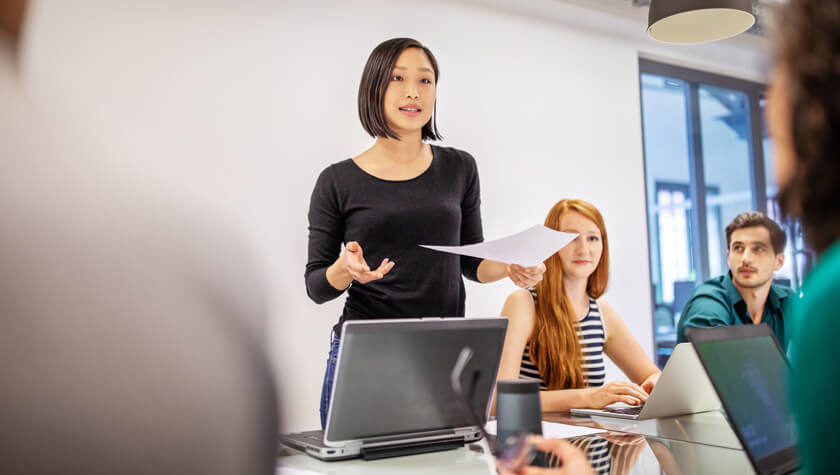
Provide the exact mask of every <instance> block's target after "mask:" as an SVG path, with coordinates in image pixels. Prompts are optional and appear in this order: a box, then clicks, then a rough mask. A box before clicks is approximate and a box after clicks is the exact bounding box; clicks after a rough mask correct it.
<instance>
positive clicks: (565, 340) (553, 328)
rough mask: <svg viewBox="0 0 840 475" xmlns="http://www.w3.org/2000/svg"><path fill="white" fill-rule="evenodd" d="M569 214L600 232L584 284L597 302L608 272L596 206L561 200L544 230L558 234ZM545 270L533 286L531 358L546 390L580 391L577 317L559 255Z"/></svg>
mask: <svg viewBox="0 0 840 475" xmlns="http://www.w3.org/2000/svg"><path fill="white" fill-rule="evenodd" d="M570 211H575V212H577V213H580V214H582V215H583V216H585V217H586V218H589V219H590V220H592V222H594V223H595V225H596V226H597V227H598V229H599V230H600V231H601V240H602V242H603V252H602V253H601V259H600V260H599V261H598V266H597V267H596V268H595V272H593V273H592V274H591V275H590V276H589V280H588V282H587V284H586V293H587V294H588V295H589V296H590V297H592V298H596V299H597V298H598V297H600V296H601V295H603V294H604V291H605V290H606V289H607V281H608V280H609V272H610V257H609V246H608V244H607V229H606V226H605V225H604V218H603V217H602V216H601V213H600V212H599V211H598V209H597V208H595V206H593V205H592V204H590V203H587V202H586V201H582V200H561V201H558V202H557V204H555V205H554V207H552V208H551V211H549V212H548V216H546V218H545V226H546V227H549V228H551V229H555V230H558V231H559V230H560V221H561V220H562V218H563V215H565V214H566V213H568V212H570ZM545 267H546V270H545V274H544V275H543V279H542V280H541V281H540V282H539V283H538V284H537V285H536V292H537V299H536V313H537V318H536V322H535V325H534V331H533V332H532V333H531V337H530V339H529V341H528V344H529V347H530V354H531V358H532V359H533V360H534V363H535V364H536V366H537V368H539V370H540V375H541V376H542V378H543V381H545V384H546V386H547V387H548V389H569V388H582V387H584V380H583V368H582V363H581V362H582V356H581V350H580V344H579V343H578V339H577V332H576V330H575V322H576V320H577V315H575V313H574V310H573V307H572V303H571V301H570V300H569V297H568V295H566V290H565V289H564V288H563V266H562V264H561V261H560V256H559V255H558V253H554V255H552V256H551V257H550V258H548V260H547V261H546V263H545Z"/></svg>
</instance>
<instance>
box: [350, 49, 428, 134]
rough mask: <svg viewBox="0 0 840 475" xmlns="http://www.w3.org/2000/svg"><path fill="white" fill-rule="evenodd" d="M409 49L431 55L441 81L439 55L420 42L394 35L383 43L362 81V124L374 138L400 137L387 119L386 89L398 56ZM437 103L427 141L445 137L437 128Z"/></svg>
mask: <svg viewBox="0 0 840 475" xmlns="http://www.w3.org/2000/svg"><path fill="white" fill-rule="evenodd" d="M408 48H420V49H422V50H423V52H424V53H426V56H428V57H429V62H430V63H432V69H433V70H434V72H435V84H437V81H438V76H439V75H440V74H439V71H438V64H437V60H436V59H435V56H434V55H433V54H432V52H431V51H430V50H429V48H426V47H425V46H423V45H422V44H421V43H420V42H419V41H417V40H414V39H411V38H393V39H390V40H386V41H383V42H382V43H380V44H379V46H377V47H376V48H374V49H373V51H372V52H371V53H370V56H369V57H368V60H367V64H365V70H364V71H363V72H362V81H361V83H360V84H359V119H361V121H362V127H364V129H365V131H366V132H367V133H369V134H370V135H371V137H385V138H394V139H397V140H399V138H400V137H399V136H398V135H397V133H396V132H394V131H393V130H391V127H389V126H388V122H387V121H386V120H385V107H384V105H383V102H384V100H385V90H386V89H388V84H390V82H391V76H392V75H393V74H394V65H395V64H396V63H397V58H399V56H400V54H402V52H403V51H405V50H406V49H408ZM436 117H437V105H435V106H434V109H433V110H432V118H431V119H429V122H427V123H426V124H425V125H424V126H423V130H422V135H423V140H426V139H430V140H440V139H442V138H443V137H442V136H441V135H440V132H438V130H437V120H436Z"/></svg>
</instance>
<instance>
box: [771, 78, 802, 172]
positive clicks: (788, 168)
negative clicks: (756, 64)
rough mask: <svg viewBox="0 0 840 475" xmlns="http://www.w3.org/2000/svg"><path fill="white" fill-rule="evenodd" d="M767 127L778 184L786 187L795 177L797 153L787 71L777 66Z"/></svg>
mask: <svg viewBox="0 0 840 475" xmlns="http://www.w3.org/2000/svg"><path fill="white" fill-rule="evenodd" d="M766 114H767V116H766V119H767V127H768V129H769V131H770V136H771V137H772V138H773V148H774V150H775V159H774V161H775V167H774V168H775V176H776V183H777V184H778V185H779V186H784V185H786V184H787V183H788V181H790V179H791V177H792V176H793V169H794V166H795V151H794V148H793V123H792V122H791V110H790V97H789V96H788V76H787V69H786V68H785V67H784V66H783V65H777V66H776V69H775V70H774V71H773V81H772V83H771V85H770V90H769V91H768V93H767V109H766Z"/></svg>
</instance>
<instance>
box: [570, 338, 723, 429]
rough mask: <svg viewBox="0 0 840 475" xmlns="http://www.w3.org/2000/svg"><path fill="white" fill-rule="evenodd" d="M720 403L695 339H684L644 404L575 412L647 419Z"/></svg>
mask: <svg viewBox="0 0 840 475" xmlns="http://www.w3.org/2000/svg"><path fill="white" fill-rule="evenodd" d="M720 407H721V404H720V399H718V396H717V393H716V392H715V389H714V387H713V386H712V384H711V382H710V381H709V378H708V377H707V376H706V370H704V369H703V365H702V364H701V363H700V359H699V358H697V353H695V351H694V348H693V347H692V346H691V343H680V344H678V345H677V346H676V347H674V352H673V353H671V357H670V358H669V359H668V362H667V363H666V364H665V368H664V369H663V370H662V376H660V377H659V382H658V383H656V386H654V387H653V391H651V392H650V396H649V397H648V400H647V402H646V403H644V404H643V405H641V406H627V405H610V406H607V407H605V408H603V409H572V410H571V412H572V414H579V415H596V416H608V417H620V418H622V419H636V420H644V419H656V418H658V417H672V416H681V415H683V414H694V413H697V412H706V411H713V410H716V409H720Z"/></svg>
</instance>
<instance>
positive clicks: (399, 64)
mask: <svg viewBox="0 0 840 475" xmlns="http://www.w3.org/2000/svg"><path fill="white" fill-rule="evenodd" d="M438 76H439V73H438V65H437V61H436V60H435V57H434V56H433V55H432V52H431V51H429V49H428V48H426V47H425V46H423V45H422V44H420V43H419V42H418V41H416V40H413V39H410V38H395V39H391V40H387V41H385V42H383V43H381V44H380V45H379V46H377V47H376V48H375V49H374V50H373V52H372V53H371V54H370V57H369V58H368V61H367V64H366V65H365V69H364V72H363V73H362V80H361V84H360V86H359V117H360V119H361V121H362V126H363V127H364V128H365V130H366V131H367V132H368V133H369V134H370V135H371V136H373V137H376V143H374V145H373V146H372V147H371V148H369V149H368V150H366V151H364V152H362V153H361V154H360V155H358V156H356V157H354V158H352V159H347V160H344V161H341V162H338V163H335V164H333V165H330V166H329V167H327V168H326V169H325V170H324V171H323V172H321V175H320V176H319V177H318V181H317V183H316V184H315V189H314V191H313V192H312V199H311V201H310V206H309V259H308V262H307V264H306V274H305V276H306V291H307V294H308V295H309V297H310V298H311V299H312V300H314V301H315V302H316V303H323V302H326V301H328V300H331V299H334V298H336V297H338V296H339V295H341V294H342V293H343V292H344V291H345V290H347V300H346V302H345V304H344V311H343V313H342V315H341V318H340V319H339V322H338V323H337V324H336V325H335V327H333V337H332V344H331V348H330V354H329V358H328V360H327V369H326V372H325V375H324V384H323V388H322V392H321V425H322V426H324V425H326V416H327V410H328V408H329V398H330V394H331V389H332V381H333V374H334V371H335V359H336V354H337V351H338V341H339V337H340V335H339V331H340V329H341V323H342V322H344V321H345V320H351V319H368V318H395V317H424V316H430V317H463V316H464V300H465V296H464V283H463V280H462V279H461V275H464V276H466V277H467V278H469V279H471V280H474V281H478V282H493V281H496V280H500V279H502V278H504V277H510V279H511V280H512V281H513V282H514V283H515V284H516V285H517V286H519V287H528V286H531V285H534V284H536V283H537V282H538V281H539V280H540V279H542V274H543V272H544V271H545V266H544V265H542V264H540V265H539V266H536V267H529V268H524V267H521V266H517V265H507V264H503V263H501V262H495V261H489V260H481V259H478V258H472V257H462V256H457V255H454V254H445V253H440V252H435V251H431V250H428V249H425V248H421V247H419V246H418V244H439V245H465V244H474V243H478V242H481V241H483V239H484V237H483V234H482V230H481V211H480V204H481V200H480V197H479V182H478V170H477V167H476V163H475V160H474V159H473V157H472V156H471V155H470V154H468V153H466V152H463V151H461V150H457V149H454V148H449V147H438V146H433V145H430V144H427V143H425V142H424V140H427V139H428V140H438V139H440V133H439V132H438V131H437V125H436V122H435V118H434V115H435V114H434V111H435V99H436V87H437V80H438ZM342 244H344V250H343V252H342ZM363 248H364V251H363ZM368 263H371V264H370V265H369V264H368Z"/></svg>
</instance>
